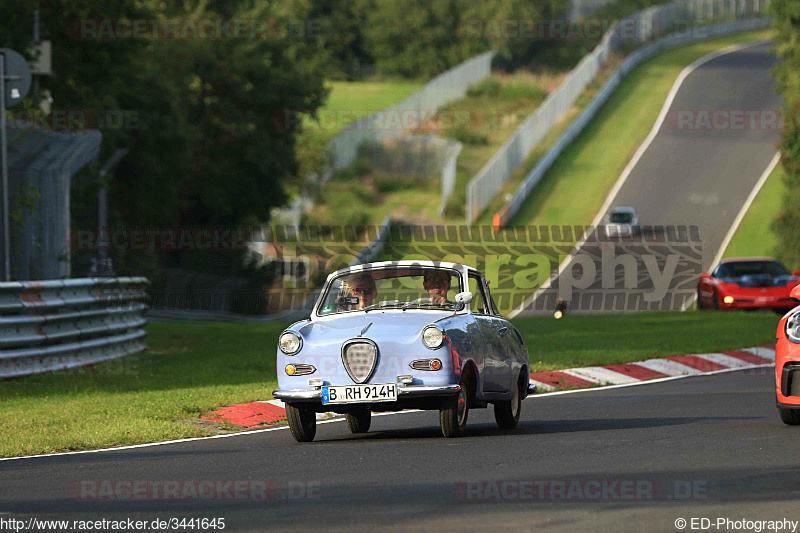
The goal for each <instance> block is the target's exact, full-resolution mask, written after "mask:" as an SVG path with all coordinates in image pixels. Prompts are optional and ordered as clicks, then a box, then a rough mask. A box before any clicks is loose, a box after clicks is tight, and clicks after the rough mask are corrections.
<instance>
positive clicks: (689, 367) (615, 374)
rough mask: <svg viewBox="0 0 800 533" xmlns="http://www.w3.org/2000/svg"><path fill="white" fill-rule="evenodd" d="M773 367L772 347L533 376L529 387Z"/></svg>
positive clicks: (610, 382) (579, 385)
mask: <svg viewBox="0 0 800 533" xmlns="http://www.w3.org/2000/svg"><path fill="white" fill-rule="evenodd" d="M774 363H775V347H774V346H773V345H767V346H756V347H753V348H745V349H743V350H730V351H727V352H719V353H706V354H696V355H673V356H671V357H665V358H663V359H648V360H646V361H639V362H637V363H625V364H618V365H604V366H590V367H586V368H570V369H568V370H560V371H553V372H534V373H532V374H531V383H533V384H534V385H536V387H537V388H538V389H539V390H541V391H547V392H549V391H555V390H563V389H583V388H586V387H596V386H598V385H626V384H630V383H637V382H641V381H649V380H652V379H663V378H669V377H677V376H692V375H697V374H705V373H707V372H718V371H720V370H736V369H743V368H753V367H758V366H763V365H770V364H774Z"/></svg>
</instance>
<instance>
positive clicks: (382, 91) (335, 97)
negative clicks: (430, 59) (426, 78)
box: [303, 80, 424, 139]
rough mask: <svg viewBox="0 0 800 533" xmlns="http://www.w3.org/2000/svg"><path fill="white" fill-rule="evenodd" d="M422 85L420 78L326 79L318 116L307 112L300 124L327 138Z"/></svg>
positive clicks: (408, 94) (401, 98)
mask: <svg viewBox="0 0 800 533" xmlns="http://www.w3.org/2000/svg"><path fill="white" fill-rule="evenodd" d="M423 85H424V83H422V82H416V81H409V80H395V81H380V82H373V81H331V82H328V83H326V86H327V87H328V88H329V89H330V94H329V95H328V101H327V102H326V103H325V105H324V106H323V107H322V109H320V110H319V111H318V115H319V118H318V120H314V119H313V118H311V117H310V116H308V115H306V116H305V117H304V118H303V127H304V128H306V129H309V130H311V131H314V132H315V133H316V134H317V135H320V136H322V137H324V138H326V139H330V138H331V137H333V136H334V135H336V134H337V133H339V132H340V131H341V130H343V129H344V128H345V126H347V125H348V124H350V123H352V122H356V121H357V120H358V119H360V118H364V117H367V116H369V115H372V114H373V113H377V112H378V111H381V110H383V109H386V108H387V107H389V106H392V105H394V104H396V103H398V102H401V101H402V100H403V99H404V98H406V97H408V96H411V95H412V94H414V93H415V92H417V91H418V90H420V89H421V88H422V87H423Z"/></svg>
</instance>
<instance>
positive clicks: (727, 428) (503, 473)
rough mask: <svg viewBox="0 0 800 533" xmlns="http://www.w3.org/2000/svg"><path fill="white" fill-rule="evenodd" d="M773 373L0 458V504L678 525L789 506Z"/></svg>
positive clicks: (794, 515)
mask: <svg viewBox="0 0 800 533" xmlns="http://www.w3.org/2000/svg"><path fill="white" fill-rule="evenodd" d="M773 372H774V371H773V369H772V367H762V368H757V369H753V370H747V371H739V372H730V373H720V374H715V375H705V376H696V377H690V378H685V379H679V380H672V381H666V382H657V383H652V382H651V383H647V384H644V385H638V386H632V387H621V388H609V389H603V390H585V391H582V392H579V393H570V394H553V395H542V396H538V397H534V398H529V399H527V400H526V401H525V402H524V403H523V408H522V419H521V421H520V424H519V426H518V427H517V428H516V429H515V430H511V431H505V432H504V431H500V430H498V429H497V426H496V425H495V422H494V416H493V413H492V411H491V409H482V410H473V411H471V412H470V420H469V425H468V427H467V433H466V435H465V436H464V437H462V438H457V439H445V438H443V437H441V435H440V432H439V426H438V414H437V413H436V412H432V411H428V412H406V413H401V414H396V415H389V416H377V417H374V418H373V429H372V430H371V431H370V432H369V433H368V434H365V435H351V434H350V432H349V431H348V429H347V426H346V425H345V424H344V422H343V421H341V420H339V421H335V422H332V423H326V424H320V425H319V426H318V431H317V439H316V441H315V442H313V443H309V444H298V443H296V442H295V441H294V440H293V439H292V437H291V435H290V433H289V431H288V430H287V429H280V430H277V431H269V432H260V433H251V434H244V435H237V436H235V437H231V438H221V439H205V440H195V441H189V442H182V443H174V444H165V445H158V446H151V447H143V448H135V449H128V450H119V451H108V452H100V453H88V454H76V455H62V456H51V457H41V458H31V459H17V460H10V461H2V462H0V500H2V504H1V505H0V513H3V514H0V518H6V519H7V518H9V517H16V518H18V519H25V518H28V517H36V518H38V519H47V518H58V519H69V520H73V519H75V520H78V519H92V520H99V519H102V518H106V519H120V518H136V519H141V520H152V519H153V518H155V517H163V518H171V517H183V518H186V517H198V518H202V517H207V518H211V517H224V518H225V520H226V530H228V531H262V530H269V531H275V530H308V529H311V528H314V529H316V530H320V531H338V530H352V529H355V528H358V529H365V528H367V527H369V528H374V529H377V530H392V531H403V530H412V529H416V530H428V531H473V530H482V531H486V530H515V531H533V530H552V531H586V530H589V531H643V530H647V531H677V529H676V528H675V525H674V524H675V521H676V520H677V519H678V518H684V519H686V520H689V519H691V518H692V517H695V518H708V519H710V520H714V521H716V520H717V518H720V517H721V518H731V519H736V520H741V519H747V520H778V519H782V518H789V519H792V520H800V508H798V506H797V501H798V498H800V459H798V455H797V451H796V446H797V442H798V438H799V437H800V428H793V427H789V426H785V425H784V424H783V423H782V422H781V421H780V419H779V418H778V414H777V410H776V409H775V407H774V388H773V386H772V379H773V377H772V373H773ZM121 480H122V481H133V480H145V481H147V482H149V483H151V484H152V483H156V484H158V483H162V484H163V483H165V482H169V481H179V482H180V483H181V484H182V485H181V486H182V487H183V486H184V484H185V482H186V480H194V483H195V484H196V483H198V482H200V481H203V480H221V481H232V482H234V483H235V482H237V481H239V482H245V483H247V482H251V483H252V482H253V481H254V480H259V481H263V482H266V483H267V484H268V486H269V487H271V488H273V489H274V490H273V491H272V492H270V493H269V494H268V498H267V499H266V500H265V499H263V498H261V497H260V496H259V495H258V494H256V497H250V495H249V494H248V491H247V490H245V492H244V494H243V495H240V496H239V497H237V495H236V493H235V492H226V491H225V490H220V489H214V491H215V492H212V493H211V494H212V495H213V496H214V497H213V498H211V499H204V498H200V497H193V496H192V495H191V494H189V495H188V496H187V495H183V496H182V497H180V498H177V499H163V498H161V499H158V498H154V497H152V496H148V495H147V494H146V493H143V494H144V495H143V496H139V497H132V496H131V494H132V493H131V492H130V491H128V492H126V491H124V490H123V491H122V492H119V490H118V489H116V488H115V489H113V490H112V491H111V492H110V493H108V494H105V496H104V497H103V499H96V498H94V496H93V495H97V494H102V488H101V489H100V491H99V492H97V490H98V487H102V485H99V484H100V483H102V482H107V484H108V483H114V484H116V483H117V482H119V481H121ZM82 483H88V484H89V485H88V486H89V487H90V490H89V492H87V493H84V494H83V495H82V493H81V490H82V489H81V488H80V487H81V486H82V485H81V484H82ZM115 486H117V485H115ZM195 486H196V485H195ZM251 486H252V485H251ZM92 490H94V491H95V492H92ZM182 490H183V489H182ZM109 494H111V495H109ZM201 494H205V493H203V491H202V490H201ZM6 513H11V514H6Z"/></svg>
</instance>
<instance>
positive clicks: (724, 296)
mask: <svg viewBox="0 0 800 533" xmlns="http://www.w3.org/2000/svg"><path fill="white" fill-rule="evenodd" d="M798 276H800V271H798V270H795V271H794V273H793V274H790V273H789V271H788V270H786V267H784V266H783V265H782V264H781V263H780V261H777V260H775V259H773V258H771V257H752V258H746V259H726V260H724V261H722V262H720V264H719V265H717V267H716V268H715V269H714V270H713V272H711V274H705V273H704V274H701V275H700V282H699V283H698V284H697V308H698V309H773V310H775V311H780V312H786V311H788V310H789V309H791V308H792V307H794V306H795V305H797V302H795V301H794V300H792V299H791V298H790V296H789V292H790V291H791V290H792V289H793V288H794V287H795V286H796V285H798V283H800V281H798Z"/></svg>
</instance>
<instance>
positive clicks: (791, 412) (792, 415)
mask: <svg viewBox="0 0 800 533" xmlns="http://www.w3.org/2000/svg"><path fill="white" fill-rule="evenodd" d="M778 412H779V413H780V415H781V420H783V423H784V424H787V425H789V426H798V425H800V409H784V408H782V407H778Z"/></svg>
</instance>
